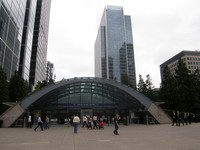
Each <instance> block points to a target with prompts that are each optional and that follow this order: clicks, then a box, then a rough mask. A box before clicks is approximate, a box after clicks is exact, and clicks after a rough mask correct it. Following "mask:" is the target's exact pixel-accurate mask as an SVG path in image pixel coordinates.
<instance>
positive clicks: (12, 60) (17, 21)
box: [0, 0, 51, 86]
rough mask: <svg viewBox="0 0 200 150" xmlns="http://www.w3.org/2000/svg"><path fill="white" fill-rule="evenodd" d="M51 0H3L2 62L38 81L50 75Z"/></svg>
mask: <svg viewBox="0 0 200 150" xmlns="http://www.w3.org/2000/svg"><path fill="white" fill-rule="evenodd" d="M50 6H51V0H0V66H1V67H2V68H3V70H4V71H5V73H6V74H7V78H8V79H10V77H11V76H12V75H13V74H14V72H15V71H16V70H17V71H19V74H20V76H21V77H22V78H24V79H25V80H27V81H29V84H30V85H33V86H34V85H35V84H36V83H37V82H38V81H42V80H45V79H46V57H47V43H48V30H49V17H50Z"/></svg>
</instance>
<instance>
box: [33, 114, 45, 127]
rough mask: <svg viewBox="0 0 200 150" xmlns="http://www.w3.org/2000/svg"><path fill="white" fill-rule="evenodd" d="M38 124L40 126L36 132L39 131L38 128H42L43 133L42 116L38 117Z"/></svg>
mask: <svg viewBox="0 0 200 150" xmlns="http://www.w3.org/2000/svg"><path fill="white" fill-rule="evenodd" d="M37 122H38V125H37V127H35V129H34V130H35V131H36V130H37V128H38V127H39V126H40V128H41V131H43V122H42V120H41V118H40V116H39V117H38V119H37Z"/></svg>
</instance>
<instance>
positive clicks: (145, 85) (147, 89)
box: [137, 74, 157, 100]
mask: <svg viewBox="0 0 200 150" xmlns="http://www.w3.org/2000/svg"><path fill="white" fill-rule="evenodd" d="M137 86H138V88H137V90H138V91H139V92H140V93H142V94H144V95H145V96H147V97H149V98H150V99H151V100H155V99H156V97H157V96H156V95H157V94H156V92H154V86H153V84H152V79H151V77H150V75H149V74H148V75H146V80H145V82H144V79H143V78H142V75H139V82H138V85H137Z"/></svg>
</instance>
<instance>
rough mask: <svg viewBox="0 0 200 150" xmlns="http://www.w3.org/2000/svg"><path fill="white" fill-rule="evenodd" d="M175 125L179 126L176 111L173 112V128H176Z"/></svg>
mask: <svg viewBox="0 0 200 150" xmlns="http://www.w3.org/2000/svg"><path fill="white" fill-rule="evenodd" d="M174 124H176V125H177V113H176V112H175V111H173V112H172V126H174Z"/></svg>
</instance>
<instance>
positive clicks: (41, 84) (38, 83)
mask: <svg viewBox="0 0 200 150" xmlns="http://www.w3.org/2000/svg"><path fill="white" fill-rule="evenodd" d="M53 83H54V80H53V79H50V80H49V82H47V80H43V81H42V82H40V81H38V82H37V84H36V86H35V90H40V89H41V88H43V87H45V86H47V85H48V84H53Z"/></svg>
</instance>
